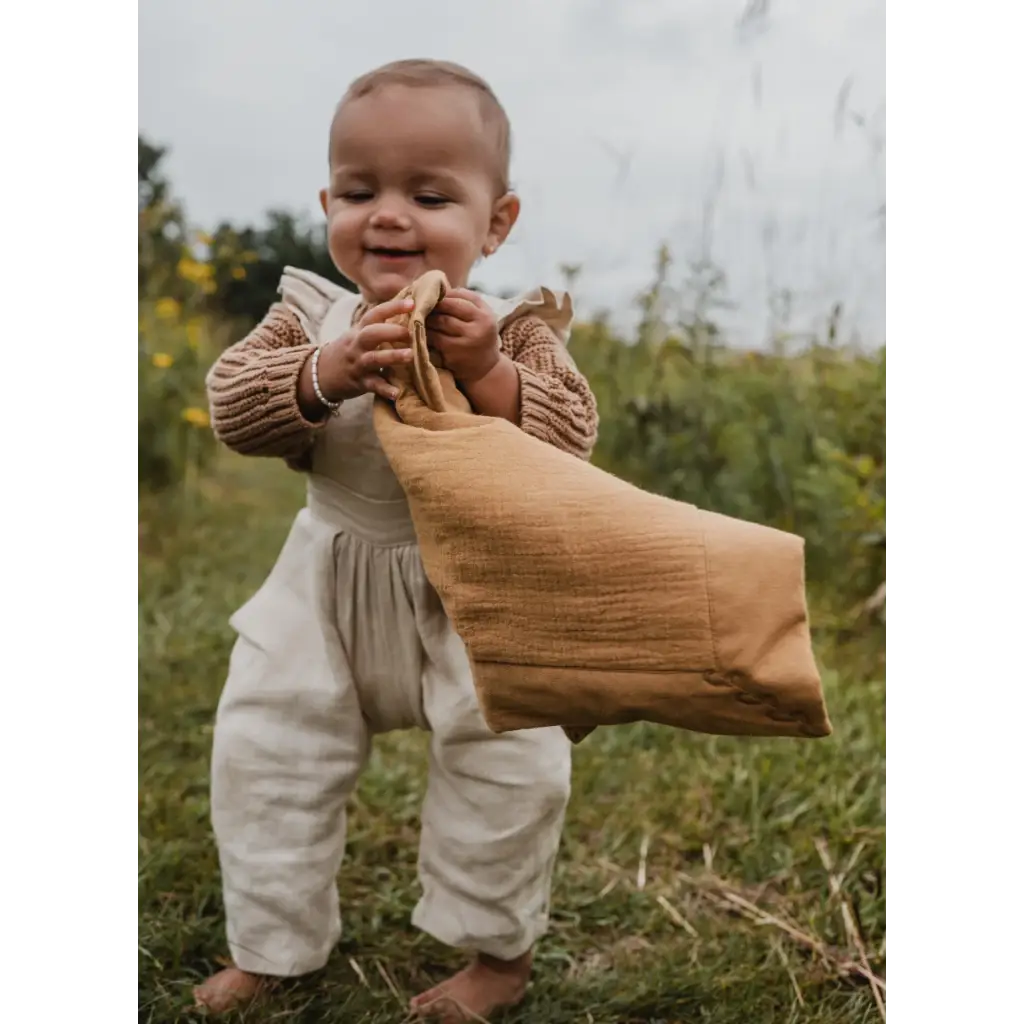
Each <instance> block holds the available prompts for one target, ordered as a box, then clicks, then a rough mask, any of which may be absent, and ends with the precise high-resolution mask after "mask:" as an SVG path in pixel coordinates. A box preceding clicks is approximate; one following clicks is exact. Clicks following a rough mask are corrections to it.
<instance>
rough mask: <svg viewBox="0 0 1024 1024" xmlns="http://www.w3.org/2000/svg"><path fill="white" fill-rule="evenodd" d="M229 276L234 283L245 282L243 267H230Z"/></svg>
mask: <svg viewBox="0 0 1024 1024" xmlns="http://www.w3.org/2000/svg"><path fill="white" fill-rule="evenodd" d="M231 276H232V277H233V278H234V279H235V280H236V281H244V280H245V267H232V268H231Z"/></svg>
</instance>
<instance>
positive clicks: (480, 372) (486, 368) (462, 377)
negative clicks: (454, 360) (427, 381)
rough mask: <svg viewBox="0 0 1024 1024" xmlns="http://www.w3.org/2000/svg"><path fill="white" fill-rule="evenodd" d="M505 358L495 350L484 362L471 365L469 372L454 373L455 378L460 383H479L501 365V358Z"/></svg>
mask: <svg viewBox="0 0 1024 1024" xmlns="http://www.w3.org/2000/svg"><path fill="white" fill-rule="evenodd" d="M505 358H507V356H504V355H503V354H502V353H501V351H500V350H497V349H496V350H495V351H494V353H493V355H491V356H490V357H489V358H488V359H487V361H486V362H483V361H482V362H481V363H480V364H479V365H477V366H474V367H471V368H470V370H469V372H467V373H462V374H455V379H456V380H457V381H458V382H459V383H460V384H465V385H467V386H469V385H473V384H480V383H482V382H483V381H486V380H487V378H488V377H490V376H491V374H493V373H494V372H495V370H496V369H497V368H498V367H499V366H500V365H501V361H502V359H505Z"/></svg>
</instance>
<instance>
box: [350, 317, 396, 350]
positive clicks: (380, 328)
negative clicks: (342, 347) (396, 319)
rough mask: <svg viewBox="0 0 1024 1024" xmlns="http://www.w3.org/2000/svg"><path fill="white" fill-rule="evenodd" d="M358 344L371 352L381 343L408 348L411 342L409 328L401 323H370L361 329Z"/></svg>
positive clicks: (357, 338) (357, 337)
mask: <svg viewBox="0 0 1024 1024" xmlns="http://www.w3.org/2000/svg"><path fill="white" fill-rule="evenodd" d="M356 344H357V345H358V346H359V348H361V349H362V350H363V351H364V352H370V351H372V350H373V349H375V348H377V347H378V346H380V345H395V346H397V347H399V348H406V347H407V346H408V344H409V328H408V327H403V326H402V325H401V324H370V326H369V327H361V328H360V329H359V332H358V334H357V335H356Z"/></svg>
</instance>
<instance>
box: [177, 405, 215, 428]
mask: <svg viewBox="0 0 1024 1024" xmlns="http://www.w3.org/2000/svg"><path fill="white" fill-rule="evenodd" d="M181 418H182V419H183V420H184V421H185V422H186V423H191V424H192V426H193V427H208V426H209V425H210V414H209V413H208V412H207V411H206V410H205V409H200V408H198V407H197V406H194V405H190V406H189V407H188V408H187V409H182V410H181Z"/></svg>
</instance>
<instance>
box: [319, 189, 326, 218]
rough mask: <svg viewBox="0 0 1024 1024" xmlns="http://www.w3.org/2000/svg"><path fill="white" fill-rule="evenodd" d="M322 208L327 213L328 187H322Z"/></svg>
mask: <svg viewBox="0 0 1024 1024" xmlns="http://www.w3.org/2000/svg"><path fill="white" fill-rule="evenodd" d="M320 209H321V210H323V211H324V213H327V189H325V188H322V189H320Z"/></svg>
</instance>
